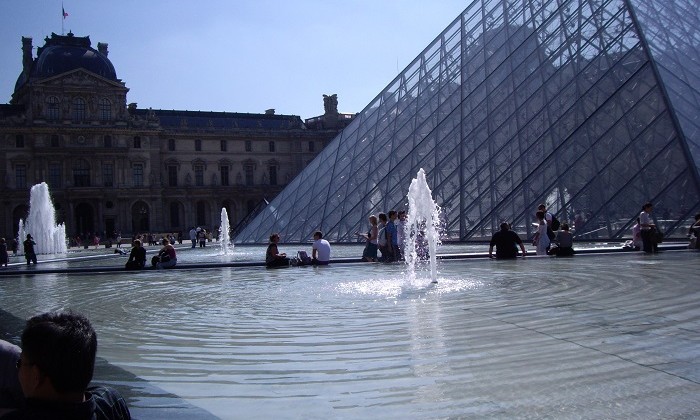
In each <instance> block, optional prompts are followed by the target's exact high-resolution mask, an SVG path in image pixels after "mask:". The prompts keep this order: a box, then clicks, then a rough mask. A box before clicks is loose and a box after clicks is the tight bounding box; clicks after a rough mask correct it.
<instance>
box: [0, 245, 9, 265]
mask: <svg viewBox="0 0 700 420" xmlns="http://www.w3.org/2000/svg"><path fill="white" fill-rule="evenodd" d="M9 260H10V256H9V255H8V254H7V243H6V242H5V238H0V266H5V267H7V262H8V261H9Z"/></svg>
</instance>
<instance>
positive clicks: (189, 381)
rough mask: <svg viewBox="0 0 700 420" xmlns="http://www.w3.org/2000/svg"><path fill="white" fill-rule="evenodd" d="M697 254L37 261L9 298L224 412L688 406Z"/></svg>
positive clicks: (571, 414) (486, 412) (699, 375)
mask: <svg viewBox="0 0 700 420" xmlns="http://www.w3.org/2000/svg"><path fill="white" fill-rule="evenodd" d="M698 257H699V256H698V255H697V254H692V253H687V252H668V253H664V254H660V255H658V256H654V257H645V256H642V255H637V254H625V255H616V256H580V257H575V258H571V259H556V260H555V259H538V258H532V259H529V260H528V259H526V260H518V261H509V262H503V261H485V260H480V261H442V262H441V264H440V266H439V274H438V278H439V282H438V284H430V280H429V274H427V273H422V274H420V273H419V275H418V276H417V277H418V278H417V280H416V281H414V282H413V283H411V282H409V280H407V279H408V276H407V275H406V273H404V272H402V269H403V267H402V266H397V265H378V264H367V265H362V264H356V265H355V264H347V265H337V266H331V267H321V268H310V267H306V268H290V269H282V270H265V269H260V268H246V269H234V268H229V269H220V270H202V271H199V272H197V271H172V272H168V271H159V272H156V271H148V272H143V273H134V274H126V275H124V274H110V275H98V276H90V275H79V276H68V275H43V276H29V275H23V276H19V277H18V278H7V279H3V281H2V282H0V307H1V308H2V309H3V310H4V311H6V312H9V313H11V314H13V315H14V316H16V317H20V318H26V317H28V316H31V315H33V314H35V313H37V312H41V311H46V310H52V309H59V308H73V309H76V310H79V311H82V312H85V313H86V314H87V315H88V316H89V317H90V318H91V319H92V320H93V322H94V323H95V326H96V328H97V330H98V335H99V354H98V355H99V356H100V357H101V358H104V359H106V360H107V361H109V362H110V363H111V364H113V365H116V366H118V367H119V368H121V369H123V370H125V371H127V372H129V373H131V374H133V375H134V376H135V377H136V378H138V380H143V381H147V382H148V383H149V384H150V385H153V386H155V387H157V388H158V389H161V390H164V391H165V392H168V393H171V394H174V395H175V396H178V397H180V398H182V399H184V400H186V401H187V402H188V403H190V404H193V405H195V406H197V407H200V408H202V409H204V410H206V411H208V412H210V413H212V414H213V415H214V416H216V417H220V418H300V417H305V418H329V417H332V418H362V417H370V416H371V417H376V418H402V419H403V418H457V417H473V418H540V417H549V418H662V417H663V418H689V417H698V416H700V399H698V397H697V396H698V395H700V305H698V302H700V282H699V281H698V278H697V277H698V276H697V273H698V272H700V258H698ZM96 380H97V381H98V382H100V381H101V382H108V383H112V384H115V385H116V386H124V387H130V388H131V389H132V391H131V392H130V393H129V395H130V401H129V402H130V405H131V407H132V410H133V412H134V414H135V415H136V416H138V414H139V413H140V412H141V411H140V410H144V409H146V408H153V407H158V406H163V407H167V406H168V404H169V403H170V402H169V400H168V399H167V398H166V397H165V396H162V397H159V396H158V395H154V394H152V393H150V392H152V391H147V390H145V389H143V388H142V387H140V385H139V383H137V382H135V381H136V380H135V379H128V378H123V377H101V378H96ZM139 392H142V394H139ZM149 413H153V411H149ZM167 417H168V414H167V412H166V411H164V412H163V418H167Z"/></svg>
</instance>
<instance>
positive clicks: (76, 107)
mask: <svg viewBox="0 0 700 420" xmlns="http://www.w3.org/2000/svg"><path fill="white" fill-rule="evenodd" d="M86 109H87V108H86V106H85V99H83V98H75V99H73V120H74V121H75V122H83V121H85V118H86V116H87V114H86Z"/></svg>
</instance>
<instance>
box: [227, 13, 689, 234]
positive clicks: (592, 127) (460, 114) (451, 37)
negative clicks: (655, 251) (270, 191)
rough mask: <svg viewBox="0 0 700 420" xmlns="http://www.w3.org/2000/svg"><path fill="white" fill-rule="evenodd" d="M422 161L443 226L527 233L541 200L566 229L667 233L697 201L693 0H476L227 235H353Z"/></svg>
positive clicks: (399, 191)
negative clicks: (644, 212)
mask: <svg viewBox="0 0 700 420" xmlns="http://www.w3.org/2000/svg"><path fill="white" fill-rule="evenodd" d="M420 168H423V169H424V170H425V171H426V173H427V180H428V183H429V185H430V187H431V188H432V190H433V194H434V196H435V198H436V201H437V202H438V204H439V205H440V206H441V207H442V208H443V217H444V222H445V223H444V226H445V232H444V240H454V241H470V240H483V239H488V238H489V237H490V236H491V235H492V233H493V232H494V231H495V230H497V229H498V226H499V225H500V223H501V222H502V221H504V220H506V221H509V222H511V223H512V224H513V226H514V227H515V229H516V230H517V231H518V232H519V233H521V234H524V235H528V236H529V235H531V234H532V233H533V227H532V222H533V218H534V213H535V211H536V208H537V205H538V204H540V203H545V204H546V205H547V207H548V208H549V210H550V211H551V212H553V213H554V214H555V215H556V216H557V217H558V218H559V219H560V220H561V221H566V222H569V224H571V225H572V227H573V228H574V229H575V235H576V237H577V238H578V239H592V240H593V239H622V238H624V237H629V236H630V229H631V226H632V225H633V224H634V222H635V220H636V218H637V216H638V214H639V212H640V209H641V205H642V204H643V203H644V202H646V201H651V202H653V203H654V206H655V208H654V213H653V217H654V219H655V222H656V223H657V225H658V226H661V228H662V230H663V231H664V232H665V233H666V234H667V235H674V234H675V235H679V236H680V235H684V234H685V232H686V230H685V228H686V227H687V226H688V225H689V223H690V220H691V219H692V217H693V215H694V214H695V213H697V212H700V176H699V175H698V172H699V169H700V11H699V9H698V8H697V2H696V1H695V0H568V1H567V0H527V1H526V0H477V1H473V2H472V3H471V4H469V6H468V7H467V8H466V9H465V10H464V12H462V14H460V16H458V17H457V18H456V19H455V20H454V21H453V22H452V23H451V24H450V25H449V26H448V27H447V28H446V29H445V30H444V31H443V32H442V33H440V34H439V35H438V36H437V37H436V38H435V40H434V41H433V42H432V43H430V45H428V47H426V48H425V49H424V50H423V52H422V53H421V54H419V55H418V57H416V58H415V59H414V60H413V61H412V62H411V63H410V64H409V65H408V66H407V67H406V69H405V70H404V71H402V72H401V73H400V74H399V75H398V76H397V77H396V78H395V79H394V80H393V81H392V82H391V83H389V85H388V86H387V87H386V88H385V89H384V90H383V91H382V92H380V93H379V94H378V95H377V97H376V98H375V99H374V100H372V101H371V102H370V104H369V105H368V106H367V107H366V108H365V109H364V110H363V111H362V112H361V113H360V114H359V115H358V117H357V118H355V119H354V121H353V122H352V124H351V125H350V126H348V127H347V128H346V129H345V130H344V131H343V132H342V133H340V134H339V135H338V136H337V137H336V138H335V139H334V140H333V141H332V142H331V143H330V144H329V145H328V146H327V147H326V149H325V150H324V151H323V152H322V153H321V154H320V155H319V156H318V157H317V158H316V159H315V160H314V161H313V162H312V163H311V164H310V165H309V166H308V167H307V168H306V169H305V170H304V171H302V172H301V173H300V174H299V175H298V176H297V178H295V179H294V180H293V181H292V182H291V183H290V184H289V185H288V186H287V188H285V190H284V191H282V192H281V193H280V194H279V195H278V196H277V197H276V198H275V199H274V200H273V201H272V202H271V203H270V205H269V206H268V207H267V208H265V209H264V210H263V211H262V212H261V213H260V214H259V215H258V216H257V218H256V219H255V220H254V221H253V222H252V223H251V224H249V225H248V226H247V227H246V228H245V229H244V230H243V231H242V232H241V233H240V234H239V235H238V237H237V238H236V241H237V242H242V243H246V242H248V243H261V242H265V241H267V238H268V237H269V235H270V233H272V232H279V233H281V236H282V241H284V242H288V243H291V242H307V241H308V240H309V239H310V238H311V235H312V233H313V231H315V230H317V229H320V230H322V231H323V232H324V233H325V237H326V238H328V239H329V240H331V241H339V242H350V241H355V240H356V236H355V232H357V231H366V229H367V217H368V216H369V215H370V214H378V213H379V212H387V211H388V210H391V209H395V210H398V209H402V208H404V206H405V205H406V203H407V199H406V194H407V192H408V187H409V185H410V182H411V179H412V178H413V177H414V176H415V174H416V173H417V172H418V170H419V169H420Z"/></svg>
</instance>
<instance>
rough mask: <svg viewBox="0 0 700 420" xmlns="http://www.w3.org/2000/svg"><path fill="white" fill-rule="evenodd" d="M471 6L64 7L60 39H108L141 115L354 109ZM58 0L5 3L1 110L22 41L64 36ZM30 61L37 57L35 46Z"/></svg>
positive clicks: (223, 1)
mask: <svg viewBox="0 0 700 420" xmlns="http://www.w3.org/2000/svg"><path fill="white" fill-rule="evenodd" d="M469 3H470V1H469V0H433V1H426V0H345V1H338V0H200V1H181V0H121V1H108V0H80V1H79V0H64V1H63V7H64V8H65V11H66V13H68V17H67V18H66V19H65V20H64V21H63V25H64V28H65V33H68V32H69V31H72V32H73V33H74V34H75V35H76V36H86V35H89V36H90V40H91V42H92V47H93V48H95V49H97V43H98V42H105V43H108V44H109V59H110V60H111V61H112V64H113V65H114V67H115V69H116V71H117V77H118V78H120V79H122V80H123V81H124V82H125V83H126V86H127V87H128V88H129V89H130V90H129V93H128V95H127V102H128V103H131V102H137V103H138V106H139V108H149V107H150V108H155V109H178V110H191V111H226V112H251V113H263V112H264V111H265V110H266V109H268V108H274V109H275V110H276V112H277V114H293V115H299V116H300V117H301V118H303V119H306V118H310V117H314V116H317V115H321V114H323V94H333V93H336V94H337V95H338V110H339V111H340V112H360V111H362V110H363V109H364V108H365V106H367V104H369V103H370V101H371V100H372V99H374V97H375V96H377V95H378V94H379V93H380V92H381V90H382V89H384V87H386V86H387V85H388V84H389V83H390V82H391V80H392V79H393V78H394V77H395V76H396V75H398V74H399V72H400V71H401V70H403V69H404V68H405V67H406V66H407V65H408V64H409V63H410V62H411V60H413V59H414V58H415V57H416V56H417V55H418V54H419V53H420V52H421V51H422V50H423V49H424V48H425V47H426V46H427V45H428V44H429V43H430V42H431V41H432V40H433V39H434V38H435V37H437V36H438V35H439V33H440V32H441V31H442V30H443V29H444V28H446V27H447V26H448V25H449V24H450V23H451V22H452V21H453V20H454V19H455V18H456V17H457V16H458V15H459V14H460V13H461V12H462V11H463V10H464V9H465V8H466V7H467V6H468V4H469ZM61 21H62V19H61V1H60V0H0V60H2V61H1V62H2V65H1V66H0V103H9V101H10V98H11V95H12V92H13V91H14V85H15V82H16V80H17V77H18V76H19V74H20V72H21V69H22V50H21V47H22V42H21V37H22V36H29V37H32V38H33V40H34V41H33V44H34V47H35V48H36V47H40V46H43V45H44V38H45V37H46V36H50V35H51V32H55V33H57V34H60V33H61V23H62V22H61ZM34 56H35V57H36V50H35V51H34Z"/></svg>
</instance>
